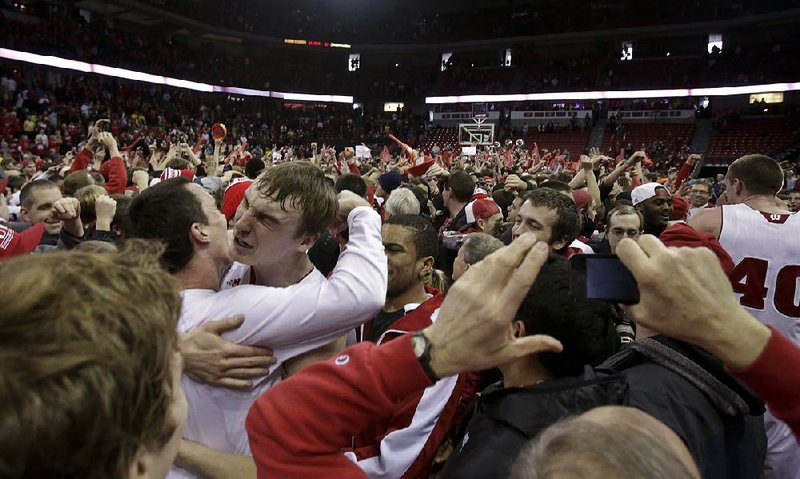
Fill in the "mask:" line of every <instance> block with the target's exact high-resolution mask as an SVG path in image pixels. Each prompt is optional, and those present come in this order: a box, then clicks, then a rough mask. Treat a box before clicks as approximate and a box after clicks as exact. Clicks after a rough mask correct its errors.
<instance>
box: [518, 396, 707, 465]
mask: <svg viewBox="0 0 800 479" xmlns="http://www.w3.org/2000/svg"><path fill="white" fill-rule="evenodd" d="M622 444H624V445H625V447H616V446H617V445H622ZM511 477H512V478H513V479H545V478H553V479H555V478H559V479H573V478H574V479H579V478H580V479H585V478H594V477H597V478H600V477H626V478H630V479H645V478H646V479H699V478H700V473H699V471H698V469H697V465H696V464H695V462H694V460H693V459H692V456H691V454H689V451H688V449H686V446H685V445H684V444H683V442H682V441H681V439H680V438H679V437H678V436H677V435H676V434H675V433H674V432H673V431H672V430H670V429H669V428H668V427H667V426H665V425H664V424H663V423H661V422H660V421H658V420H657V419H655V418H654V417H652V416H650V415H648V414H646V413H644V412H642V411H640V410H638V409H634V408H630V407H621V406H604V407H599V408H596V409H592V410H591V411H589V412H586V413H584V414H582V415H580V416H577V417H574V418H570V419H566V420H563V421H560V422H558V423H556V424H553V425H552V426H550V427H548V428H547V429H546V430H544V431H543V432H542V433H541V434H540V435H539V436H538V437H537V438H536V439H535V440H533V441H532V442H531V444H530V445H528V446H526V447H525V448H524V449H523V450H522V452H521V453H520V455H519V457H518V458H517V461H516V463H515V464H514V469H513V471H512V474H511Z"/></svg>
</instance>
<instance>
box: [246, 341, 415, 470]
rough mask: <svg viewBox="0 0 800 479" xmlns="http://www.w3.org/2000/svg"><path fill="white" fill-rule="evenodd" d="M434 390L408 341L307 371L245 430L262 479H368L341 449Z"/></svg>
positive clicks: (264, 402) (265, 398) (268, 396)
mask: <svg viewBox="0 0 800 479" xmlns="http://www.w3.org/2000/svg"><path fill="white" fill-rule="evenodd" d="M427 386H430V381H429V380H428V378H427V376H425V373H424V372H423V371H422V368H420V366H419V364H418V363H417V360H416V357H415V356H414V352H413V349H412V347H411V339H410V336H409V335H405V336H403V337H400V338H397V339H396V340H394V341H390V342H388V343H386V344H384V345H382V346H375V345H374V344H371V343H361V344H358V345H355V346H353V347H350V348H348V349H346V350H345V351H344V352H343V353H342V354H341V355H340V356H339V357H337V358H336V359H331V360H328V361H324V362H319V363H316V364H313V365H311V366H309V367H307V368H306V369H304V370H303V371H301V372H300V373H298V374H297V375H295V376H293V377H291V378H289V379H287V380H286V381H283V382H282V383H280V384H278V385H277V386H275V387H273V388H272V389H270V390H269V391H268V392H267V393H265V394H264V395H262V396H261V397H260V398H258V400H257V401H256V402H255V404H253V407H252V408H251V409H250V413H249V414H248V416H247V422H246V427H247V434H248V436H249V438H250V450H251V451H252V453H253V459H254V460H255V463H256V467H257V469H258V477H259V479H265V478H269V479H281V478H298V477H336V478H337V479H365V478H366V477H367V476H366V474H364V472H363V471H362V470H361V469H360V468H359V467H358V466H357V465H356V464H354V463H353V462H352V461H351V460H350V459H348V458H347V457H345V455H344V454H342V452H341V451H342V449H343V448H346V447H349V446H350V442H351V439H352V437H353V436H354V435H356V434H358V433H359V432H360V431H362V430H363V429H365V428H366V427H367V426H368V425H369V424H371V423H372V422H373V421H379V420H385V419H386V418H389V417H391V416H392V414H393V413H394V411H395V409H396V404H397V402H398V401H401V400H404V399H405V398H407V397H408V396H410V395H412V394H416V393H418V392H419V391H421V390H422V389H424V388H425V387H427Z"/></svg>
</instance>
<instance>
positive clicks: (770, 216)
mask: <svg viewBox="0 0 800 479" xmlns="http://www.w3.org/2000/svg"><path fill="white" fill-rule="evenodd" d="M761 215H762V216H764V218H765V219H766V220H767V221H769V222H770V223H777V224H779V225H782V224H784V223H786V220H788V219H789V216H791V215H788V214H775V213H764V212H763V211H762V212H761Z"/></svg>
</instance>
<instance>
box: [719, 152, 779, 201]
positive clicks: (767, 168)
mask: <svg viewBox="0 0 800 479" xmlns="http://www.w3.org/2000/svg"><path fill="white" fill-rule="evenodd" d="M726 177H727V178H729V179H730V180H737V179H738V180H739V181H741V182H742V183H744V186H745V187H746V188H747V191H749V192H750V193H753V194H755V195H774V194H775V193H777V192H778V191H780V189H781V188H782V187H783V170H781V167H780V165H779V164H778V162H777V161H775V160H773V159H772V158H770V157H769V156H765V155H745V156H743V157H741V158H739V159H738V160H736V161H734V162H733V163H731V166H729V167H728V174H727V175H726Z"/></svg>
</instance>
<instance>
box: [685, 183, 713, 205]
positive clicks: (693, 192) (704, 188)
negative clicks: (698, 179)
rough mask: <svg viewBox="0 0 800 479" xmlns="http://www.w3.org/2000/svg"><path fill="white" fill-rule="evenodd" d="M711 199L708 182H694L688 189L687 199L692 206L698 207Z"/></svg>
mask: <svg viewBox="0 0 800 479" xmlns="http://www.w3.org/2000/svg"><path fill="white" fill-rule="evenodd" d="M710 199H711V186H709V184H708V183H696V184H694V185H692V187H691V188H690V189H689V201H690V202H691V203H692V206H693V207H694V208H700V207H702V206H705V204H706V203H708V200H710Z"/></svg>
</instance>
